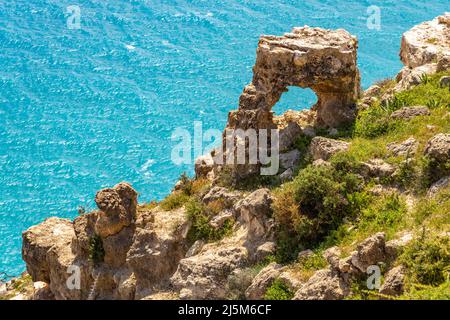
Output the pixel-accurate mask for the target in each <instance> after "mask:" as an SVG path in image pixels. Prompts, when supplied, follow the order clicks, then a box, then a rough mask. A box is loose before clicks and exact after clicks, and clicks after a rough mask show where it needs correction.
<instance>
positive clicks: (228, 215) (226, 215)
mask: <svg viewBox="0 0 450 320" xmlns="http://www.w3.org/2000/svg"><path fill="white" fill-rule="evenodd" d="M231 219H233V212H232V211H230V210H224V211H222V212H221V213H219V214H218V215H216V216H215V217H213V218H212V219H211V221H210V222H209V225H210V226H211V227H213V228H214V229H220V228H222V227H223V225H224V224H225V222H226V221H228V220H231Z"/></svg>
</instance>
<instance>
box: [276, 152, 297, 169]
mask: <svg viewBox="0 0 450 320" xmlns="http://www.w3.org/2000/svg"><path fill="white" fill-rule="evenodd" d="M300 157H301V153H300V151H298V150H297V149H294V150H291V151H289V152H286V153H281V154H280V165H281V167H283V168H285V169H288V168H294V167H295V166H297V165H298V163H299V162H300Z"/></svg>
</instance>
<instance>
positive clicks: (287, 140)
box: [279, 122, 302, 151]
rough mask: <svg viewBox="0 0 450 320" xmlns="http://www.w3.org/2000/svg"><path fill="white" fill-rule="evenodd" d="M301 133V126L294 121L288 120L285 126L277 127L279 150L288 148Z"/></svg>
mask: <svg viewBox="0 0 450 320" xmlns="http://www.w3.org/2000/svg"><path fill="white" fill-rule="evenodd" d="M301 133H302V128H301V127H300V126H299V125H298V124H297V123H296V122H289V123H288V124H287V126H285V127H284V128H282V129H279V148H280V151H284V150H287V149H289V148H290V147H291V146H292V145H293V144H294V142H295V140H296V139H297V137H298V136H299V135H300V134H301Z"/></svg>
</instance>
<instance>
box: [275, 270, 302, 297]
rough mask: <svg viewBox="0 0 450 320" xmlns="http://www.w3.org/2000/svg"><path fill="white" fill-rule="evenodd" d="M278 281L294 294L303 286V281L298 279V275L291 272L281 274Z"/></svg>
mask: <svg viewBox="0 0 450 320" xmlns="http://www.w3.org/2000/svg"><path fill="white" fill-rule="evenodd" d="M278 280H279V281H280V282H281V283H283V284H284V285H285V286H287V287H288V288H289V289H290V290H291V291H292V292H296V291H297V290H298V289H300V287H301V286H302V281H301V280H300V279H299V278H298V276H297V275H296V273H295V272H293V271H291V270H286V271H283V272H281V274H280V276H279V277H278Z"/></svg>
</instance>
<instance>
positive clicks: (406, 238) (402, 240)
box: [385, 232, 414, 260]
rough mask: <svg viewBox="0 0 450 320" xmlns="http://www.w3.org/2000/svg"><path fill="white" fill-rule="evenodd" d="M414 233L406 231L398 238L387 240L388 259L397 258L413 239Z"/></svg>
mask: <svg viewBox="0 0 450 320" xmlns="http://www.w3.org/2000/svg"><path fill="white" fill-rule="evenodd" d="M413 238H414V237H413V234H412V233H411V232H406V233H404V234H402V235H399V236H398V238H396V239H392V240H390V241H388V242H386V245H385V252H386V258H387V260H395V259H396V258H397V257H398V256H399V255H400V253H401V252H402V250H403V248H404V247H405V246H406V245H407V244H408V243H409V242H411V241H412V240H413Z"/></svg>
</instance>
